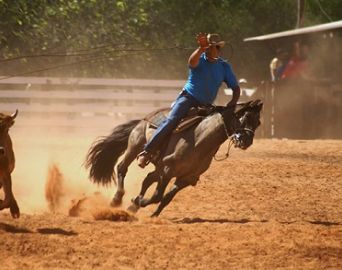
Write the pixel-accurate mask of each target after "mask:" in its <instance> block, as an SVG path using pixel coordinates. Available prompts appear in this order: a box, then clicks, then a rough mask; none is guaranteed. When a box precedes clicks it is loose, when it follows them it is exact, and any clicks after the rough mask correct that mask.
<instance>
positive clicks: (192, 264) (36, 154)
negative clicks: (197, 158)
mask: <svg viewBox="0 0 342 270" xmlns="http://www.w3.org/2000/svg"><path fill="white" fill-rule="evenodd" d="M26 135H27V134H26ZM30 138H31V139H30ZM93 139H94V137H92V136H87V137H84V136H83V137H81V136H80V137H73V138H72V139H60V138H58V137H57V136H56V137H54V136H46V137H45V138H40V139H37V137H35V136H32V137H30V136H28V137H27V136H25V137H24V134H20V132H17V133H15V134H14V135H13V140H14V144H15V150H16V154H17V166H16V170H15V172H14V174H13V186H14V192H15V195H16V197H17V201H18V204H19V206H20V208H21V211H22V215H21V217H20V219H18V220H13V219H12V218H11V217H10V215H9V212H8V210H4V211H2V212H1V213H0V269H1V270H4V269H342V141H333V140H324V141H323V140H313V141H294V140H264V139H258V140H255V142H254V144H253V146H252V147H251V148H250V149H248V150H247V151H242V150H237V149H232V151H231V155H230V157H229V158H228V159H227V160H224V161H221V162H217V161H213V163H212V165H211V167H210V169H209V170H208V171H207V172H206V173H205V174H203V176H202V177H201V179H200V181H199V183H198V184H197V186H196V187H190V188H187V189H185V190H183V191H182V192H180V193H179V194H178V195H177V196H176V197H175V199H174V200H173V201H172V202H171V204H170V205H169V206H168V207H167V208H166V209H165V210H164V212H162V214H161V216H160V217H159V218H156V219H151V218H149V215H150V214H151V213H152V212H153V210H154V209H155V206H154V205H153V206H149V207H147V208H145V209H141V211H140V212H138V213H137V215H136V216H135V218H134V219H133V220H132V221H128V222H114V221H109V220H95V219H94V216H96V215H95V214H94V213H99V211H109V210H108V207H107V204H108V202H109V201H110V199H111V197H112V195H113V193H114V190H115V187H114V186H112V187H110V188H102V187H96V186H94V185H93V184H91V183H90V182H89V180H88V179H87V173H86V171H85V170H84V168H83V167H82V165H81V164H82V162H83V160H84V156H85V153H86V151H87V149H88V148H89V145H90V143H91V141H92V140H93ZM226 146H227V145H223V146H222V147H221V149H220V151H219V153H218V155H219V156H222V155H224V153H225V151H226ZM52 165H55V166H56V168H58V169H59V170H60V173H61V175H62V176H63V179H62V180H63V189H62V190H61V186H59V194H61V196H60V197H59V198H60V200H59V201H58V200H57V201H56V207H54V208H53V210H54V213H52V212H51V211H49V205H48V202H47V201H46V199H45V194H44V192H45V187H46V179H47V178H48V175H49V168H51V166H52ZM148 169H151V167H148V168H147V169H145V170H141V169H138V168H137V167H136V165H135V164H133V165H132V166H131V168H130V172H129V174H128V176H127V178H126V183H127V185H126V187H127V193H126V195H125V201H124V203H123V208H122V209H125V208H126V207H127V206H128V205H129V200H130V198H131V197H133V196H134V195H136V194H137V192H138V189H139V188H140V182H141V180H142V178H143V176H144V175H145V174H146V173H147V171H148ZM95 191H97V192H99V193H97V195H93V194H94V192H95ZM1 193H2V192H1ZM82 196H83V197H84V196H93V199H92V200H89V201H88V206H87V207H84V208H83V210H82V213H81V214H80V215H79V216H78V217H70V216H68V211H67V209H68V208H69V207H70V204H71V200H72V199H75V198H81V197H82ZM57 199H58V198H57ZM74 202H75V201H74ZM50 209H51V207H50Z"/></svg>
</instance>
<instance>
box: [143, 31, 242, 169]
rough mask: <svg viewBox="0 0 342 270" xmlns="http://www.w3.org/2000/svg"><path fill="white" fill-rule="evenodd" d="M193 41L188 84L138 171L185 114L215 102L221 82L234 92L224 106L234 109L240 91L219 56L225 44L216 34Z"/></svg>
mask: <svg viewBox="0 0 342 270" xmlns="http://www.w3.org/2000/svg"><path fill="white" fill-rule="evenodd" d="M196 38H197V42H198V44H199V47H198V48H197V49H196V50H195V51H194V52H193V53H192V54H191V55H190V57H189V61H188V64H189V68H190V71H189V77H188V80H187V82H186V84H185V86H184V88H183V91H182V92H181V93H180V94H179V96H178V97H177V99H176V101H175V102H174V104H173V106H172V108H171V111H170V113H169V115H168V117H167V118H166V119H165V120H164V122H163V123H162V124H161V125H160V126H159V127H158V128H157V130H156V131H155V132H154V134H153V136H152V138H151V140H150V141H149V142H148V143H147V144H146V145H145V147H144V151H142V152H141V153H140V154H139V155H138V157H137V159H138V165H139V166H140V167H141V168H144V167H145V166H146V165H147V164H148V163H149V162H150V160H151V158H152V157H153V156H155V155H156V152H157V151H158V150H159V149H160V146H161V144H162V143H163V142H164V141H165V139H166V138H167V137H168V136H169V135H170V134H171V133H172V131H173V130H174V129H175V128H176V126H177V125H178V124H179V122H180V121H181V120H182V119H183V118H184V117H185V116H186V115H187V114H188V112H189V110H190V108H191V107H197V106H200V105H211V104H212V103H213V102H214V100H215V98H216V96H217V92H218V89H219V87H220V85H221V84H222V82H225V83H226V84H227V86H228V87H229V88H231V89H232V90H233V97H232V100H231V101H230V102H229V103H228V104H227V106H229V107H231V109H232V111H234V109H235V105H236V103H237V101H238V99H239V97H240V87H239V85H238V82H237V80H236V77H235V75H234V73H233V71H232V68H231V66H230V65H229V63H228V62H227V61H225V60H224V59H222V58H221V57H220V56H219V55H220V50H221V48H222V47H223V46H224V44H225V42H224V41H222V40H221V39H220V36H219V35H218V34H208V35H207V34H204V33H199V34H198V35H197V37H196Z"/></svg>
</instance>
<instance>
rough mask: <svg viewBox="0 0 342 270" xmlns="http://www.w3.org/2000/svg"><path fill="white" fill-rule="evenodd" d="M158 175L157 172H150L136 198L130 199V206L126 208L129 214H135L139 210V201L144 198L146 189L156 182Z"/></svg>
mask: <svg viewBox="0 0 342 270" xmlns="http://www.w3.org/2000/svg"><path fill="white" fill-rule="evenodd" d="M158 177H159V173H158V172H157V171H153V172H150V173H149V174H148V175H147V176H146V177H145V179H144V180H143V183H142V185H141V190H140V193H139V195H138V196H137V197H135V198H133V199H132V204H131V205H130V206H129V207H128V210H129V211H131V212H134V213H135V212H137V211H138V209H139V208H140V201H141V200H142V199H143V198H144V196H145V193H146V191H147V189H148V188H149V187H150V186H151V185H152V184H153V183H154V182H157V180H158Z"/></svg>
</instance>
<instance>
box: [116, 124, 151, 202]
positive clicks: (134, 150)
mask: <svg viewBox="0 0 342 270" xmlns="http://www.w3.org/2000/svg"><path fill="white" fill-rule="evenodd" d="M145 125H146V123H143V124H139V125H138V126H137V128H135V129H134V130H133V131H132V133H131V134H130V136H129V138H128V145H127V150H126V154H125V156H124V158H123V160H122V161H121V162H120V163H119V164H118V166H117V179H118V187H117V190H116V193H115V195H114V198H113V200H112V202H111V206H118V205H120V204H121V202H122V197H123V196H124V194H125V188H124V180H125V176H126V173H127V170H128V166H129V165H130V164H131V163H132V161H133V160H134V159H135V158H136V156H137V155H138V154H139V153H140V152H141V151H142V149H143V148H144V144H145V143H146V138H145Z"/></svg>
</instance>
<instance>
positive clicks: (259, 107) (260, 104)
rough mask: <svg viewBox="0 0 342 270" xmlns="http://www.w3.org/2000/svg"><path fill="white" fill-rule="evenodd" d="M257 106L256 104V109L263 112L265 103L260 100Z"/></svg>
mask: <svg viewBox="0 0 342 270" xmlns="http://www.w3.org/2000/svg"><path fill="white" fill-rule="evenodd" d="M256 101H257V104H256V108H257V111H259V112H260V111H261V110H262V107H263V106H264V103H263V102H262V101H261V100H260V99H257V100H256Z"/></svg>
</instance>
